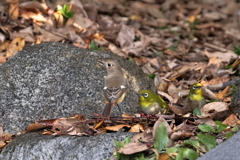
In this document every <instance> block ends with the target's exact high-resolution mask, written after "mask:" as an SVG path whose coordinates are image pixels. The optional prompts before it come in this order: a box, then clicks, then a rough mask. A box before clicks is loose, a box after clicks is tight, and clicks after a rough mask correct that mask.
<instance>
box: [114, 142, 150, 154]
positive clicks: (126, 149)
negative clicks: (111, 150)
mask: <svg viewBox="0 0 240 160" xmlns="http://www.w3.org/2000/svg"><path fill="white" fill-rule="evenodd" d="M148 149H149V147H148V146H147V145H146V143H134V142H130V143H128V144H125V145H124V146H123V148H120V149H119V150H118V153H122V154H125V155H130V154H134V153H138V152H143V151H145V150H148Z"/></svg>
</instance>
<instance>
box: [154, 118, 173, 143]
mask: <svg viewBox="0 0 240 160" xmlns="http://www.w3.org/2000/svg"><path fill="white" fill-rule="evenodd" d="M162 123H164V125H165V127H166V130H167V133H168V136H169V135H170V134H171V133H172V129H171V127H170V126H169V124H168V123H167V121H166V120H165V119H164V118H163V117H162V116H160V117H159V118H158V120H157V121H156V122H155V124H154V126H153V138H154V139H155V137H156V132H157V128H158V126H159V125H161V124H162Z"/></svg>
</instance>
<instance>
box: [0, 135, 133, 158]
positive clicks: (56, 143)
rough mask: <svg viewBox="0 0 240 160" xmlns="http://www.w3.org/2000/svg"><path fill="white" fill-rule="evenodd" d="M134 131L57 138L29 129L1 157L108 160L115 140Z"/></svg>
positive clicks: (9, 145) (7, 147)
mask: <svg viewBox="0 0 240 160" xmlns="http://www.w3.org/2000/svg"><path fill="white" fill-rule="evenodd" d="M127 136H129V137H132V136H133V133H123V132H122V133H121V132H120V133H115V134H111V133H106V134H102V135H97V136H92V137H78V136H60V137H54V136H49V135H41V134H40V133H37V132H35V133H34V132H33V133H31V132H29V133H26V134H23V135H20V136H17V137H16V138H15V139H14V140H13V141H12V142H11V143H9V144H8V145H7V146H6V147H5V148H4V149H3V151H2V153H1V154H0V160H36V159H37V160H104V159H106V158H109V157H110V156H111V155H112V153H113V150H114V140H118V141H122V140H124V139H125V138H126V137H127Z"/></svg>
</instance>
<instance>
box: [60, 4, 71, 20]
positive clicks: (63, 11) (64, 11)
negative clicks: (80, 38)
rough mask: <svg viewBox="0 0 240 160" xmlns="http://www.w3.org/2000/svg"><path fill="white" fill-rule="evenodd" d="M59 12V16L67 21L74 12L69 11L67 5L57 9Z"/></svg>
mask: <svg viewBox="0 0 240 160" xmlns="http://www.w3.org/2000/svg"><path fill="white" fill-rule="evenodd" d="M59 11H60V12H61V14H62V15H63V17H65V18H67V19H69V18H71V17H73V15H74V12H73V11H71V10H69V4H65V5H64V6H63V8H61V9H59Z"/></svg>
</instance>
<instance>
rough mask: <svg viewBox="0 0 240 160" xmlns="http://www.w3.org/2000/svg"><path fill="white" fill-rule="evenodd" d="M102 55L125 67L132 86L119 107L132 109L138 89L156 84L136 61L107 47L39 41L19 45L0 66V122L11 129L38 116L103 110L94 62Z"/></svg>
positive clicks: (102, 71)
mask: <svg viewBox="0 0 240 160" xmlns="http://www.w3.org/2000/svg"><path fill="white" fill-rule="evenodd" d="M104 59H114V60H117V61H118V62H119V64H120V65H121V67H122V68H123V69H125V73H126V76H127V78H128V80H129V86H130V88H129V90H128V92H127V95H126V98H125V99H124V101H123V102H122V103H121V104H120V108H121V110H122V112H125V113H129V114H133V113H136V112H137V110H138V96H137V95H136V93H137V92H138V91H139V90H141V89H150V90H153V88H154V87H153V83H152V81H151V80H150V79H149V78H148V77H147V75H145V74H144V73H143V72H142V71H141V70H140V69H139V67H138V66H136V65H135V64H133V63H131V62H129V61H127V60H124V59H123V58H121V57H119V56H117V55H115V54H113V53H111V52H104V51H93V50H86V49H81V48H78V47H74V46H72V45H67V44H61V43H43V44H40V45H34V46H32V47H28V48H26V49H24V50H22V51H21V52H19V53H17V54H16V55H15V56H14V57H12V58H10V59H9V60H8V61H7V62H6V63H5V64H3V65H2V66H1V67H0V125H2V126H3V128H4V131H5V132H9V133H13V134H15V133H17V132H18V131H23V130H25V128H26V127H27V126H28V125H29V124H30V123H33V122H34V121H35V120H39V119H41V120H42V119H52V118H59V117H69V116H72V114H73V113H77V114H82V115H84V116H86V117H91V116H94V113H98V114H99V113H101V111H102V109H103V108H104V105H105V100H104V97H103V76H105V75H106V69H105V68H104V67H103V66H99V65H98V64H97V61H98V60H104ZM114 115H120V113H119V110H118V107H114V109H113V113H112V116H114Z"/></svg>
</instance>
